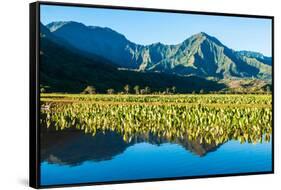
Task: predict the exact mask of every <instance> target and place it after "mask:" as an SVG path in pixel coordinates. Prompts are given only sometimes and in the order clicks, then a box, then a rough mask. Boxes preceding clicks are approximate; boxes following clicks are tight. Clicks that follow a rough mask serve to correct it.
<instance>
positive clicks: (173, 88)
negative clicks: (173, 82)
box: [172, 86, 177, 94]
mask: <svg viewBox="0 0 281 190" xmlns="http://www.w3.org/2000/svg"><path fill="white" fill-rule="evenodd" d="M176 91H177V88H176V87H175V86H173V87H172V92H173V94H175V93H176Z"/></svg>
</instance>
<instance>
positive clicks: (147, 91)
mask: <svg viewBox="0 0 281 190" xmlns="http://www.w3.org/2000/svg"><path fill="white" fill-rule="evenodd" d="M144 92H145V93H146V94H150V88H149V87H148V86H146V87H145V88H144Z"/></svg>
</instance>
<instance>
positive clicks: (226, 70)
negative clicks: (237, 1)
mask: <svg viewBox="0 0 281 190" xmlns="http://www.w3.org/2000/svg"><path fill="white" fill-rule="evenodd" d="M46 27H47V28H48V29H49V30H50V32H51V31H52V32H51V33H52V34H54V35H55V36H56V37H58V38H61V39H63V40H65V41H67V42H68V43H69V44H71V45H72V46H73V47H75V48H77V49H79V50H81V51H85V52H87V53H89V54H95V55H99V56H101V57H104V58H107V59H109V60H110V61H111V62H112V63H113V64H114V65H115V66H117V67H121V68H124V69H128V70H130V69H133V70H137V71H142V72H162V73H168V74H176V75H181V76H190V75H195V76H199V77H204V78H206V77H212V78H217V79H224V78H257V79H269V78H271V72H272V71H271V70H272V68H271V62H272V60H271V59H270V58H269V57H266V56H264V55H262V54H260V53H259V54H257V53H256V54H254V53H249V52H250V51H235V50H233V49H231V48H228V47H227V46H225V45H224V44H222V43H221V42H220V41H219V40H218V39H217V38H215V37H213V36H210V35H208V34H207V33H205V32H200V33H198V34H195V35H192V36H191V37H189V38H187V39H186V40H184V41H183V42H182V43H179V44H176V45H166V44H163V43H161V42H157V43H153V44H150V45H140V44H136V43H134V42H131V41H130V40H128V39H127V38H126V37H125V36H124V35H123V34H120V33H118V32H116V31H114V30H112V29H110V28H107V27H99V26H86V25H84V24H83V23H77V22H74V21H68V22H52V23H50V24H48V25H46Z"/></svg>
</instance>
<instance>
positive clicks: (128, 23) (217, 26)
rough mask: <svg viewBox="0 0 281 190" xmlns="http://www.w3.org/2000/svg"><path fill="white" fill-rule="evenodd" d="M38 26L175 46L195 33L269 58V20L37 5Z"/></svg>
mask: <svg viewBox="0 0 281 190" xmlns="http://www.w3.org/2000/svg"><path fill="white" fill-rule="evenodd" d="M40 13H41V18H40V19H41V22H42V23H43V24H45V25H46V24H48V23H50V22H53V21H77V22H82V23H84V24H85V25H92V26H102V27H109V28H111V29H113V30H115V31H117V32H119V33H122V34H124V35H125V36H126V38H127V39H129V40H130V41H132V42H135V43H138V44H143V45H148V44H151V43H156V42H162V43H164V44H178V43H180V42H182V41H184V40H185V39H186V38H188V37H190V36H191V35H193V34H196V33H199V32H206V33H208V34H209V35H211V36H214V37H216V38H218V39H219V40H220V41H221V42H222V43H223V44H225V45H226V46H228V47H230V48H232V49H234V50H251V51H257V52H260V53H263V54H264V55H267V56H271V20H270V19H260V18H242V17H225V16H210V15H194V14H179V13H162V12H161V13H160V12H146V11H128V10H112V9H96V8H85V7H69V6H54V5H41V10H40Z"/></svg>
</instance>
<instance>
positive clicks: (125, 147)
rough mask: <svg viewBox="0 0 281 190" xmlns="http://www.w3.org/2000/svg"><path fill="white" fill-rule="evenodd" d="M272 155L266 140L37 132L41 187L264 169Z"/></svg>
mask: <svg viewBox="0 0 281 190" xmlns="http://www.w3.org/2000/svg"><path fill="white" fill-rule="evenodd" d="M271 155H272V152H271V141H270V142H263V143H258V144H251V143H244V144H240V142H238V141H235V140H229V141H227V142H226V143H224V144H219V145H216V144H215V143H213V144H212V143H211V144H201V143H199V141H188V140H186V139H181V140H173V141H171V140H167V139H165V138H158V137H155V136H153V135H151V134H146V135H139V136H134V137H133V138H132V140H131V142H125V141H124V140H123V138H122V136H121V135H119V134H117V133H114V132H106V133H101V132H99V133H97V134H96V135H95V136H92V135H89V134H83V133H82V132H80V131H57V132H54V131H53V132H46V133H44V134H42V135H41V185H59V184H74V183H87V182H106V181H120V180H135V179H149V178H165V177H182V176H198V175H199V176H202V175H212V174H233V173H245V172H265V171H271V169H272V157H271Z"/></svg>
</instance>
